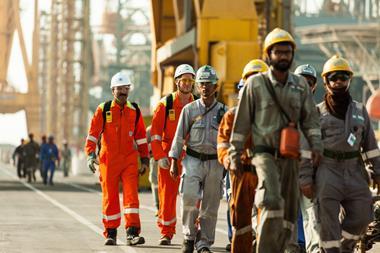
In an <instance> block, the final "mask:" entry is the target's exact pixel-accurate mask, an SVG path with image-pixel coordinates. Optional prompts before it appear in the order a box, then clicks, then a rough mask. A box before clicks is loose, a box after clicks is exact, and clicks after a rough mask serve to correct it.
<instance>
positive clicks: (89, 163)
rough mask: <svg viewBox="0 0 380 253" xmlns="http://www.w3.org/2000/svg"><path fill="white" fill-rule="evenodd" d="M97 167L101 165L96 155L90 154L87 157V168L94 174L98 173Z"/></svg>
mask: <svg viewBox="0 0 380 253" xmlns="http://www.w3.org/2000/svg"><path fill="white" fill-rule="evenodd" d="M95 164H96V165H99V162H98V159H96V155H95V153H94V152H92V153H90V154H89V155H88V156H87V167H88V168H89V169H90V170H91V171H92V173H95V172H96V167H95Z"/></svg>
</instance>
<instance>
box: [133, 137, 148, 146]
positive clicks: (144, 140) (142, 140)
mask: <svg viewBox="0 0 380 253" xmlns="http://www.w3.org/2000/svg"><path fill="white" fill-rule="evenodd" d="M145 143H147V141H146V138H143V139H138V140H136V144H137V145H141V144H145Z"/></svg>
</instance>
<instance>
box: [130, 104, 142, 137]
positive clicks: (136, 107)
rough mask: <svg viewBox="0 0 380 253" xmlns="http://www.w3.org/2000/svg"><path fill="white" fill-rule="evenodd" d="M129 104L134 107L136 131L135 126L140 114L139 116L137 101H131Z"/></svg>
mask: <svg viewBox="0 0 380 253" xmlns="http://www.w3.org/2000/svg"><path fill="white" fill-rule="evenodd" d="M131 104H132V106H133V107H134V108H135V109H136V118H135V131H136V126H137V123H139V120H140V116H141V110H140V108H139V106H138V104H137V103H135V102H132V103H131Z"/></svg>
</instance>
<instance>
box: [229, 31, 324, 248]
mask: <svg viewBox="0 0 380 253" xmlns="http://www.w3.org/2000/svg"><path fill="white" fill-rule="evenodd" d="M295 47H296V45H295V41H294V39H293V38H292V36H291V35H290V34H289V33H288V32H287V31H285V30H282V29H280V28H275V29H274V30H273V31H271V32H270V33H269V34H268V35H267V36H266V38H265V41H264V47H263V51H264V55H265V57H266V59H267V61H268V62H269V65H270V68H269V71H268V72H265V73H261V74H257V75H254V76H252V77H251V78H249V79H248V80H247V84H246V85H245V86H244V87H243V90H242V95H241V98H240V101H239V104H238V107H237V109H236V115H235V119H234V126H233V130H232V134H231V140H230V144H231V147H230V148H229V150H228V153H229V156H230V160H231V164H230V170H237V169H239V168H241V167H240V166H241V165H240V164H241V155H242V153H243V151H244V150H245V148H244V144H245V142H246V139H247V137H248V136H249V135H250V134H252V139H253V140H254V146H253V147H254V154H255V155H254V157H253V159H252V164H253V165H254V166H255V167H256V173H257V176H258V187H257V190H256V194H255V205H256V207H257V208H259V209H260V212H259V217H258V219H259V224H258V229H257V232H258V234H259V236H258V240H257V249H256V250H257V252H258V253H264V252H265V253H278V252H284V250H285V248H286V246H287V242H288V240H289V238H290V235H291V233H292V231H293V230H294V226H295V222H296V220H297V211H298V208H297V207H298V195H299V186H298V166H297V165H298V158H299V146H298V147H297V145H298V143H297V139H299V137H298V136H297V134H299V133H298V130H297V129H295V125H297V126H299V128H300V129H301V130H302V131H303V132H304V134H305V137H306V138H307V140H308V142H309V143H310V145H311V150H312V154H313V162H314V164H315V165H317V164H318V161H319V159H320V157H321V154H320V153H321V151H322V144H321V132H320V126H319V119H318V113H317V110H316V107H315V104H314V101H313V98H312V94H311V91H310V89H309V88H308V84H307V83H306V80H305V79H304V78H300V77H299V76H297V75H294V74H293V73H291V72H290V71H289V68H290V67H291V64H292V61H293V57H294V50H295ZM280 136H282V137H281V138H280ZM288 136H293V137H295V138H287V137H288ZM280 139H281V140H280ZM284 147H285V148H284ZM293 147H294V148H293ZM289 148H290V149H289ZM292 148H293V149H292ZM280 151H281V152H280Z"/></svg>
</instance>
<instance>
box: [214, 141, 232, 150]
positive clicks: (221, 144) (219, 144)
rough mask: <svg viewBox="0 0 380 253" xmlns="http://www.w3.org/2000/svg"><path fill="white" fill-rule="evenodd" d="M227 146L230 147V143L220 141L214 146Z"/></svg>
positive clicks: (218, 147)
mask: <svg viewBox="0 0 380 253" xmlns="http://www.w3.org/2000/svg"><path fill="white" fill-rule="evenodd" d="M229 147H230V144H229V143H228V142H221V143H218V145H217V146H216V148H217V149H220V148H229Z"/></svg>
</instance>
